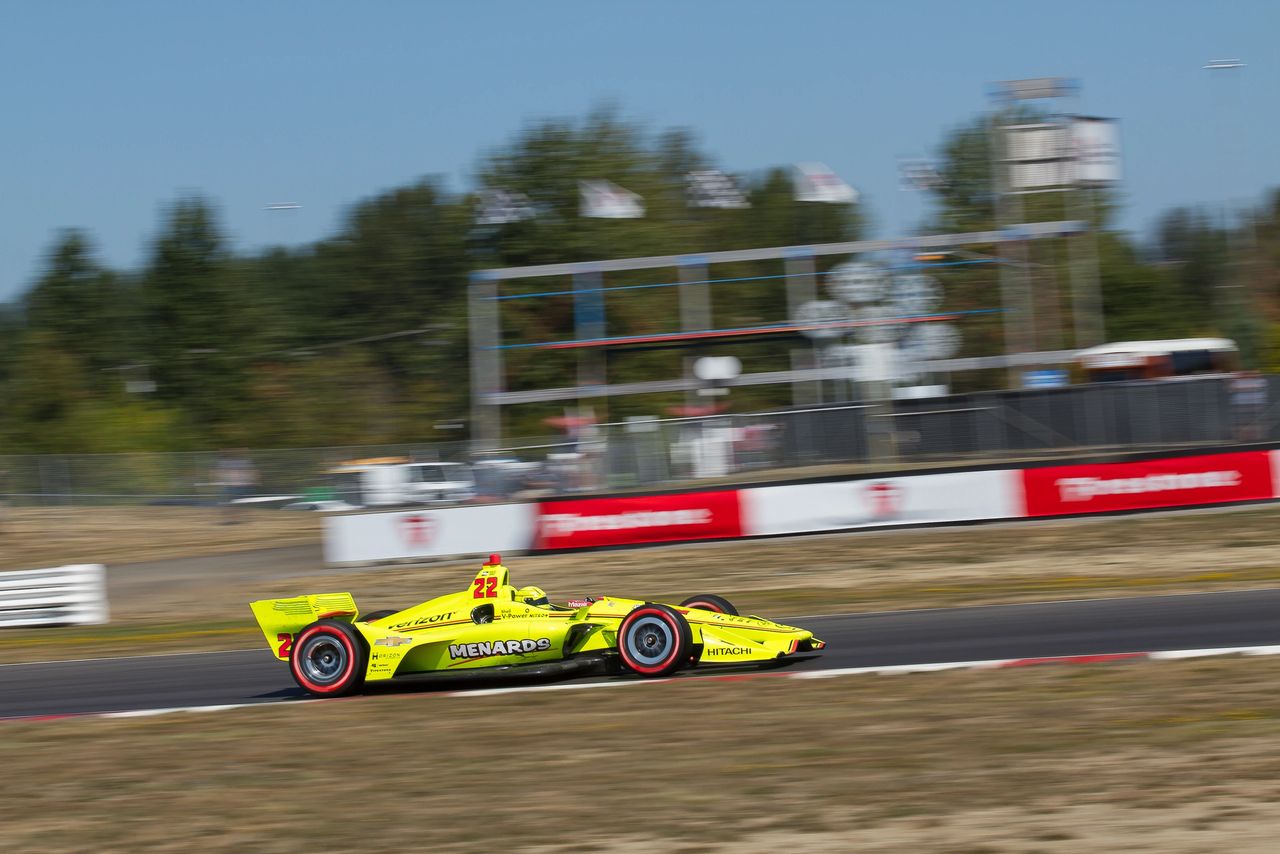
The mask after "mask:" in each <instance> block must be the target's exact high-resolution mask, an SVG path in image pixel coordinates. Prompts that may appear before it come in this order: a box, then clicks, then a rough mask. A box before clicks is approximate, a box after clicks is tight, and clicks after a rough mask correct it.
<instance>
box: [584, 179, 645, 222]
mask: <svg viewBox="0 0 1280 854" xmlns="http://www.w3.org/2000/svg"><path fill="white" fill-rule="evenodd" d="M578 189H579V191H580V192H581V193H582V201H581V203H580V204H579V206H578V215H579V216H591V217H600V218H604V219H635V218H636V217H642V216H644V199H642V198H640V197H639V196H638V195H636V194H635V193H633V192H631V191H630V190H624V189H623V188H622V187H619V186H618V185H617V184H613V183H610V182H609V181H579V182H578Z"/></svg>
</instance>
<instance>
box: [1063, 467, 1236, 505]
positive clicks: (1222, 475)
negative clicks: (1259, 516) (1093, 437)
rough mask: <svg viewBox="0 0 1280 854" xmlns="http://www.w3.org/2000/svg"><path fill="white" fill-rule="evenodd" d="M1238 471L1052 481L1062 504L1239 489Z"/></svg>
mask: <svg viewBox="0 0 1280 854" xmlns="http://www.w3.org/2000/svg"><path fill="white" fill-rule="evenodd" d="M1241 480H1242V478H1241V475H1240V472H1238V471H1203V472H1192V473H1189V474H1149V475H1144V476H1143V477H1117V478H1101V477H1060V478H1058V479H1057V480H1055V481H1054V485H1055V486H1056V487H1058V495H1059V496H1060V497H1061V499H1062V500H1063V501H1091V500H1092V499H1094V498H1098V497H1100V496H1105V495H1142V494H1146V493H1151V492H1172V491H1175V490H1184V489H1220V488H1222V487H1231V486H1239V485H1240V481H1241Z"/></svg>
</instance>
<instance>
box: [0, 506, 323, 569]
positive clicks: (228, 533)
mask: <svg viewBox="0 0 1280 854" xmlns="http://www.w3.org/2000/svg"><path fill="white" fill-rule="evenodd" d="M225 518H226V517H224V516H223V515H222V514H221V512H220V511H219V510H218V509H216V508H208V507H19V508H10V509H8V510H5V511H3V513H2V514H0V570H5V569H37V568H39V567H43V566H62V565H63V564H68V563H106V564H114V563H136V562H138V561H149V560H159V559H162V558H180V557H181V558H185V557H199V556H202V555H210V554H226V553H228V552H240V551H246V550H250V549H262V548H270V547H273V546H288V545H301V544H304V543H314V542H318V541H319V539H320V530H321V521H322V520H321V519H320V515H319V514H318V513H303V512H297V513H295V512H286V511H282V510H277V511H266V510H244V511H240V512H238V513H237V515H235V516H232V517H230V518H232V519H234V520H235V521H236V523H235V524H223V521H224V519H225Z"/></svg>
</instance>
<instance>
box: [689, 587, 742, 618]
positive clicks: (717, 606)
mask: <svg viewBox="0 0 1280 854" xmlns="http://www.w3.org/2000/svg"><path fill="white" fill-rule="evenodd" d="M680 607H681V608H700V609H701V610H703V611H715V612H716V613H718V614H731V615H733V616H735V617H736V616H738V609H737V608H735V607H733V603H732V602H730V601H729V600H728V599H726V598H724V597H723V596H716V595H715V594H713V593H699V594H698V595H697V596H690V597H689V598H688V599H686V600H684V601H683V602H681V603H680Z"/></svg>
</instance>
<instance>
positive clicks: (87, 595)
mask: <svg viewBox="0 0 1280 854" xmlns="http://www.w3.org/2000/svg"><path fill="white" fill-rule="evenodd" d="M105 622H107V588H106V569H105V568H104V567H103V566H102V565H101V564H96V563H94V564H76V565H72V566H59V567H53V568H51V569H30V570H23V571H21V572H0V627H6V628H8V627H21V626H85V625H96V624H99V623H105Z"/></svg>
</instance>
